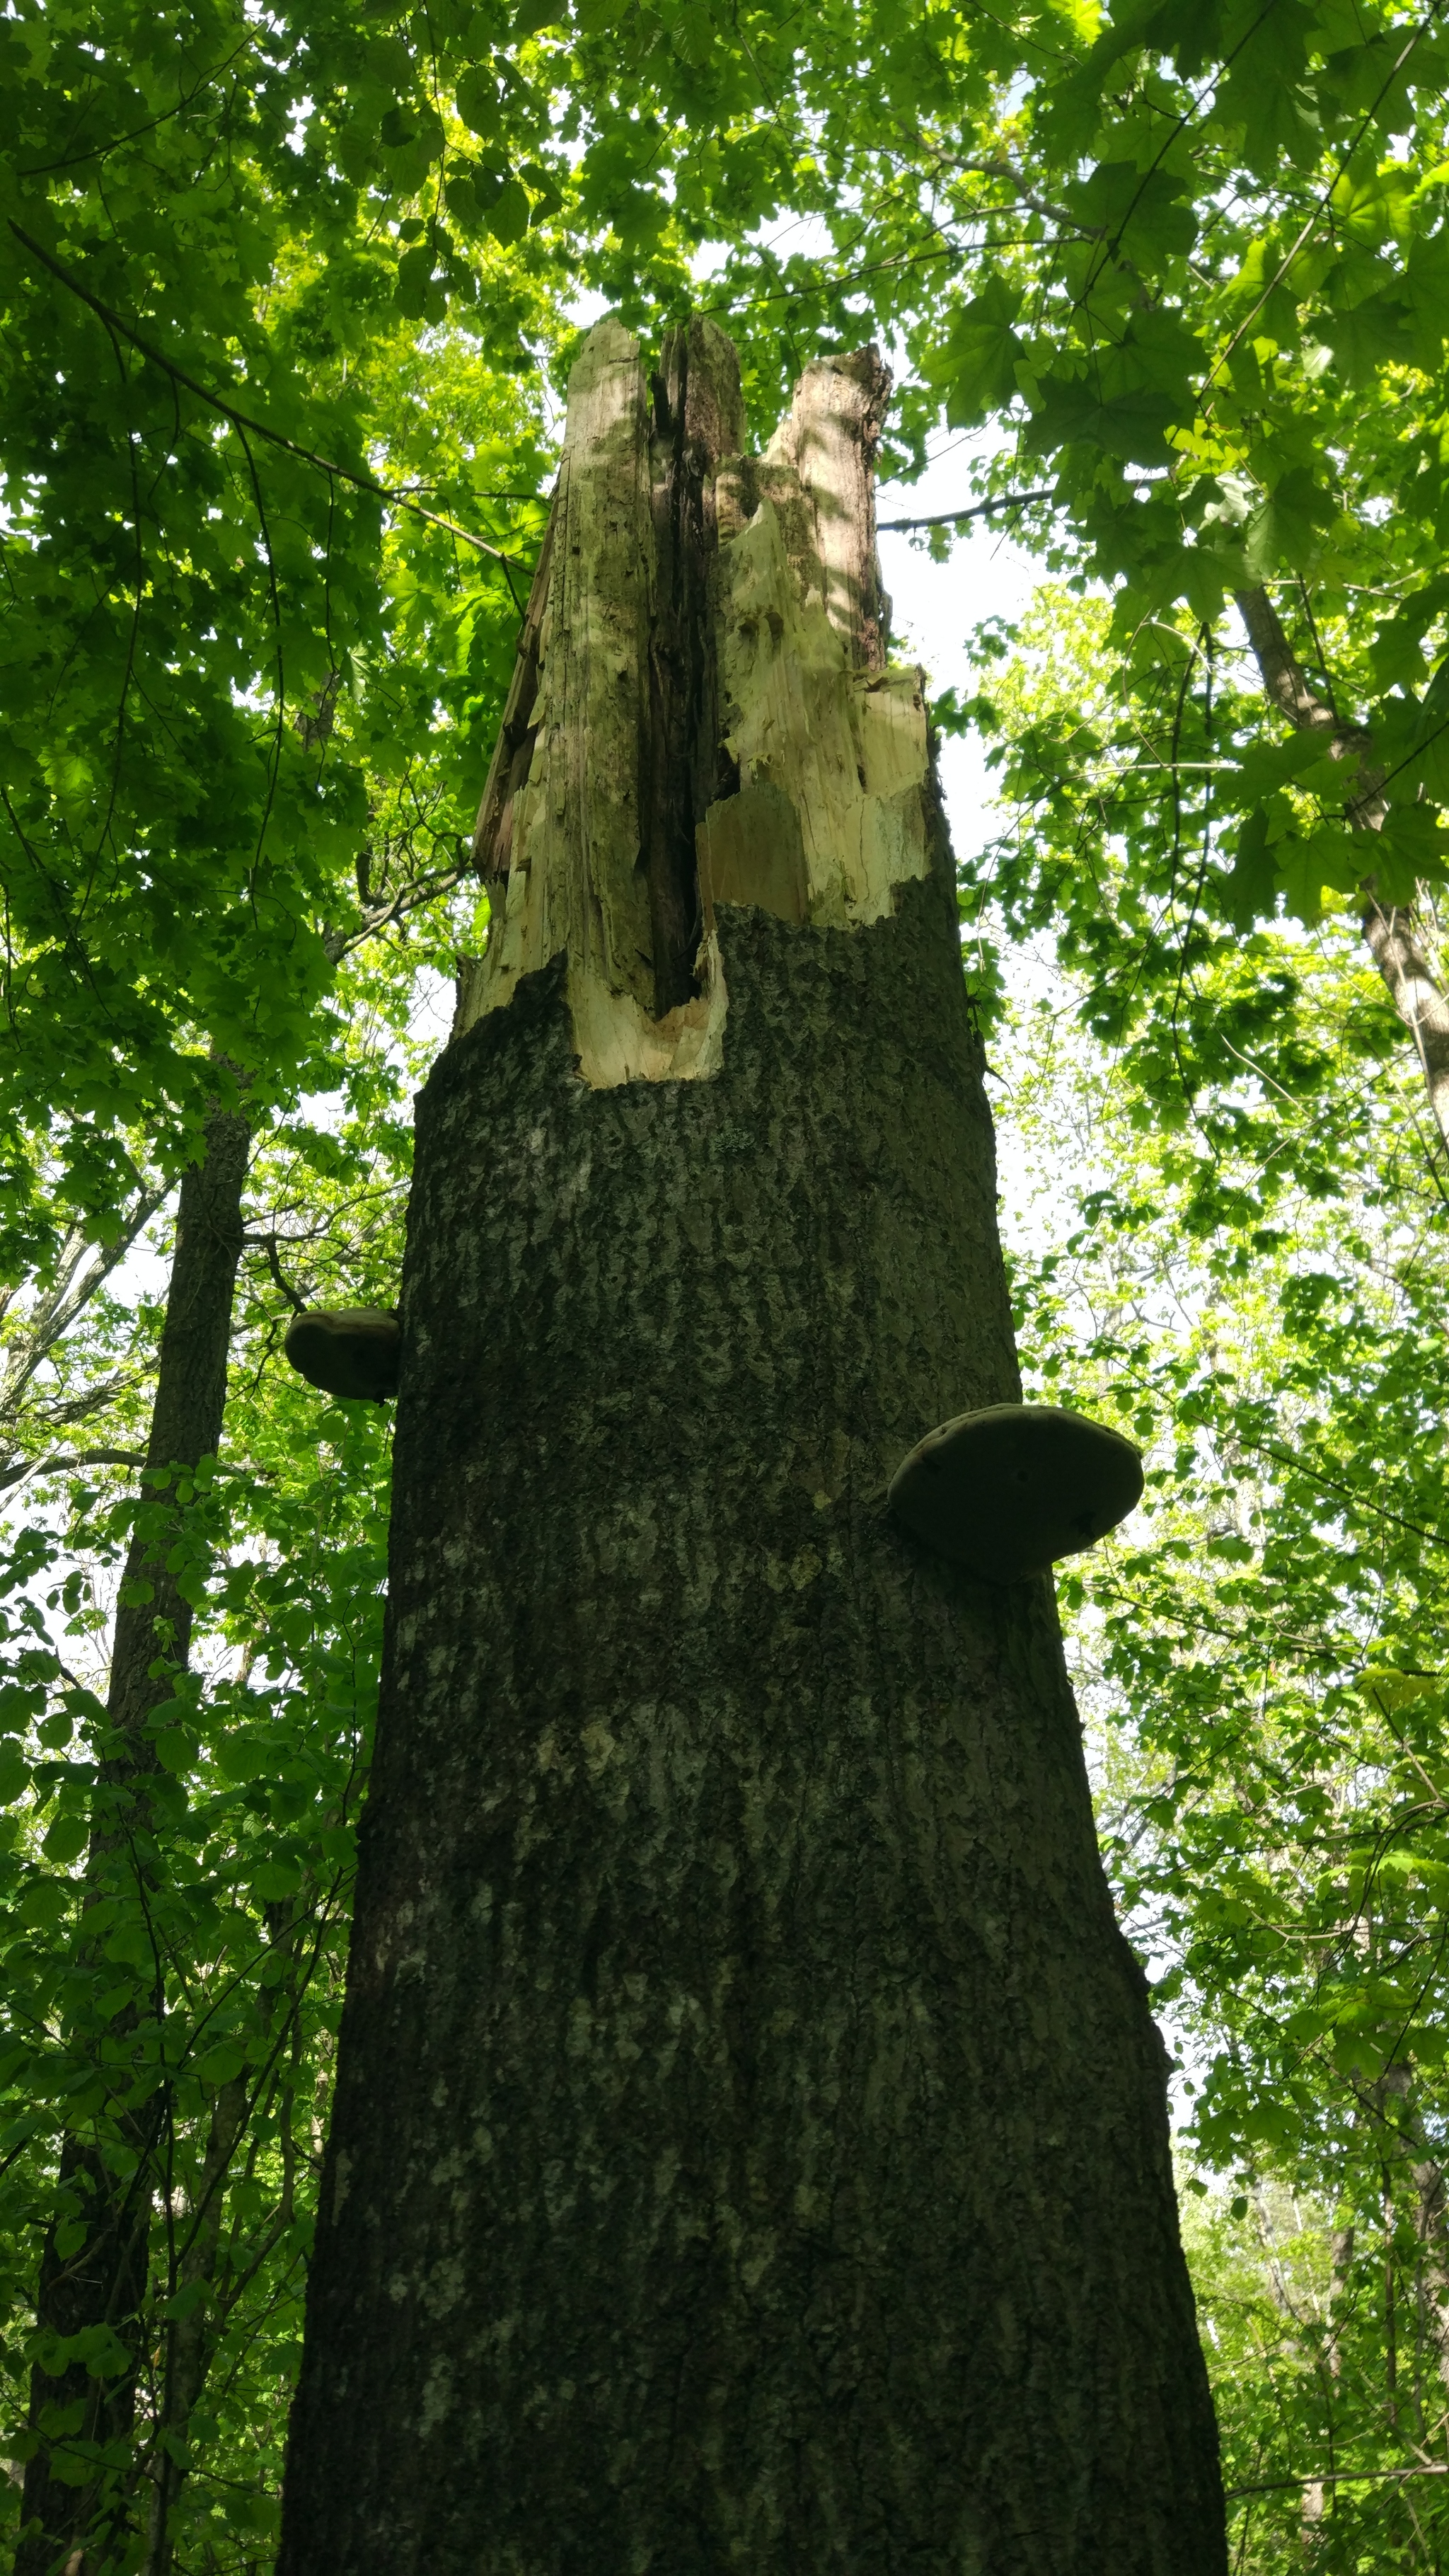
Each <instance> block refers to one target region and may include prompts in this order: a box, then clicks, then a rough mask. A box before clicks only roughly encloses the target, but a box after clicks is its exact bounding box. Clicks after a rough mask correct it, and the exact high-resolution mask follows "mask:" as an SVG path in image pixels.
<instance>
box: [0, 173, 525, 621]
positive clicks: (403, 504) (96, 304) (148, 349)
mask: <svg viewBox="0 0 1449 2576" xmlns="http://www.w3.org/2000/svg"><path fill="white" fill-rule="evenodd" d="M7 221H8V222H9V225H10V229H11V231H12V233H13V234H14V235H15V238H16V240H17V241H18V242H20V243H21V244H22V245H23V247H24V248H25V249H26V250H28V251H29V253H30V255H31V257H32V259H38V260H39V262H40V265H41V267H42V268H47V269H49V271H50V274H51V276H52V277H56V278H59V280H60V283H61V285H62V286H64V287H66V288H67V289H68V290H69V292H70V293H71V294H72V295H75V296H78V297H79V298H80V301H81V303H82V304H84V305H86V306H88V308H89V310H90V311H91V312H92V313H94V314H95V315H96V316H97V318H98V319H99V320H100V321H102V322H104V324H105V326H106V329H107V330H108V331H114V332H116V333H118V334H119V336H120V338H121V339H123V340H124V341H126V342H127V343H128V345H129V346H130V347H131V348H133V349H135V350H137V351H138V352H139V354H140V355H141V356H142V357H143V358H148V359H149V360H150V362H151V364H152V366H153V367H159V368H160V369H161V371H162V373H163V374H164V375H168V376H169V377H170V378H171V381H172V383H173V384H177V385H183V386H184V387H185V389H186V391H187V392H188V393H189V394H195V396H196V399H197V401H198V402H203V403H205V404H206V405H207V406H208V408H209V409H210V410H212V411H214V412H218V413H219V414H220V416H221V418H222V419H223V420H228V421H230V422H231V425H232V427H233V428H234V429H238V430H241V431H242V432H243V433H244V434H250V436H251V437H253V438H260V439H264V440H265V441H266V443H267V445H268V446H269V447H279V448H281V449H282V450H283V452H284V453H285V454H286V455H288V456H296V457H300V459H301V461H302V463H303V464H304V465H315V466H316V467H317V468H318V471H319V472H320V473H323V474H331V475H335V476H336V478H337V480H338V481H339V482H341V483H350V484H351V485H352V486H353V488H354V489H355V490H356V491H359V492H370V493H372V494H373V496H374V498H375V499H377V500H379V501H386V503H387V504H388V507H389V508H390V509H393V510H406V511H408V512H409V513H410V514H411V516H412V517H413V518H415V519H425V520H426V521H427V524H428V526H429V527H430V528H441V529H442V530H443V532H444V534H445V535H446V536H450V537H456V538H457V539H458V540H459V543H460V544H462V545H465V546H476V547H477V549H478V552H479V553H480V554H484V555H491V556H492V557H493V560H494V562H495V563H500V564H501V565H502V566H503V570H504V576H505V578H507V579H508V586H509V589H510V590H512V589H513V584H512V580H511V578H509V576H510V575H511V574H512V573H513V572H515V571H516V572H524V573H526V572H528V571H529V570H530V569H531V567H530V566H529V565H528V564H526V563H525V562H524V561H523V559H522V557H521V556H519V555H510V554H508V553H506V552H505V551H504V549H503V547H502V546H495V545H490V544H489V541H488V539H487V538H486V537H479V536H475V535H474V533H473V531H472V529H471V528H460V527H459V526H458V524H457V522H456V520H454V519H444V518H442V517H440V515H439V513H438V512H437V511H436V510H425V509H424V508H423V506H422V504H421V502H419V501H409V500H407V499H406V498H405V497H404V495H403V494H402V493H401V492H395V491H393V490H392V489H391V487H390V486H389V485H388V484H386V483H378V482H375V481H374V479H373V477H372V476H371V475H370V474H358V473H355V472H354V470H353V468H352V467H351V466H350V465H339V464H337V463H336V462H335V460H334V459H332V458H331V457H327V456H319V455H318V454H317V451H316V449H315V448H312V447H302V446H299V444H298V442H297V441H296V439H294V438H287V437H284V436H283V433H282V432H281V430H279V429H269V428H268V426H267V424H266V422H265V421H262V420H257V419H255V418H254V417H253V415H252V414H251V413H250V412H244V411H240V410H239V409H238V408H237V406H236V404H235V403H229V402H224V401H223V400H222V397H221V395H220V394H214V393H212V391H211V390H210V388H209V386H206V385H203V384H201V383H200V382H199V381H198V379H197V378H196V377H195V376H189V375H188V374H187V373H186V371H185V369H184V368H183V367H178V366H177V365H176V364H175V362H174V360H173V359H171V358H168V357H167V356H166V354H165V351H164V350H161V349H158V348H157V347H156V346H155V343H154V342H153V341H150V340H146V339H143V338H142V336H141V334H140V332H139V331H137V330H134V329H133V328H132V326H131V324H130V323H129V322H125V321H123V320H122V318H121V316H120V314H119V313H116V312H113V311H112V309H111V307H110V305H109V304H103V303H102V302H101V299H100V297H99V296H98V295H93V294H92V293H91V290H90V288H89V287H88V286H85V285H83V284H82V282H81V280H80V279H79V278H78V277H77V276H76V274H75V271H74V270H73V269H70V268H67V266H66V264H65V262H64V260H59V259H56V258H55V257H54V256H53V254H52V253H51V252H50V251H48V250H43V249H42V248H41V245H40V243H39V242H38V241H33V240H32V239H31V236H30V234H29V233H27V232H24V231H22V229H21V227H20V225H19V224H17V223H16V221H15V218H14V216H13V215H12V216H9V217H7ZM514 605H515V607H516V606H517V605H518V599H517V593H516V592H514Z"/></svg>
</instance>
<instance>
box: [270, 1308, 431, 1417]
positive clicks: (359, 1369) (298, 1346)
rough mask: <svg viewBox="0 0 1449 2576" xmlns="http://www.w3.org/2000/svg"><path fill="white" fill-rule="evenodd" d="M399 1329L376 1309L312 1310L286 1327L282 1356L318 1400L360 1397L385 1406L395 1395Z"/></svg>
mask: <svg viewBox="0 0 1449 2576" xmlns="http://www.w3.org/2000/svg"><path fill="white" fill-rule="evenodd" d="M401 1340H402V1328H401V1326H400V1325H399V1323H398V1319H397V1317H396V1315H388V1314H385V1313H384V1312H383V1310H382V1308H381V1307H380V1306H332V1307H328V1306H314V1307H312V1308H311V1309H309V1311H308V1312H307V1313H306V1314H303V1315H296V1316H294V1317H293V1319H292V1321H291V1323H290V1324H289V1325H288V1327H287V1338H286V1340H285V1342H284V1343H283V1344H282V1348H283V1351H284V1352H285V1354H286V1356H287V1358H288V1359H289V1360H290V1361H291V1363H292V1366H293V1368H294V1369H296V1370H297V1371H298V1373H299V1374H300V1375H301V1376H302V1377H304V1378H306V1380H307V1382H308V1384H309V1385H310V1386H320V1387H321V1389H322V1391H323V1393H324V1395H356V1396H365V1397H368V1398H370V1399H372V1400H373V1401H374V1402H376V1403H378V1404H385V1403H386V1401H387V1399H388V1397H389V1396H390V1395H396V1393H397V1364H398V1349H399V1345H400V1343H401Z"/></svg>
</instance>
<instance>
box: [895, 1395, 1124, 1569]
mask: <svg viewBox="0 0 1449 2576" xmlns="http://www.w3.org/2000/svg"><path fill="white" fill-rule="evenodd" d="M1141 1494H1142V1457H1141V1452H1140V1451H1139V1450H1137V1449H1135V1448H1134V1447H1133V1445H1132V1442H1131V1441H1130V1440H1124V1438H1123V1437H1122V1434H1121V1433H1120V1432H1119V1431H1109V1430H1108V1429H1107V1428H1106V1426H1105V1424H1103V1423H1100V1422H1089V1421H1088V1420H1087V1418H1086V1416H1085V1414H1081V1413H1067V1412H1064V1411H1062V1410H1060V1409H1059V1408H1058V1407H1056V1406H1054V1405H1048V1404H993V1405H988V1406H987V1408H986V1409H985V1411H984V1412H981V1413H961V1414H958V1415H957V1416H956V1418H955V1420H954V1421H952V1422H943V1423H942V1424H941V1425H940V1427H939V1429H938V1430H935V1431H930V1432H928V1433H927V1434H926V1437H925V1439H924V1440H920V1441H918V1442H917V1444H916V1446H915V1448H914V1449H912V1450H911V1452H910V1453H909V1455H908V1456H907V1457H905V1458H903V1459H902V1460H901V1463H900V1465H899V1467H898V1468H897V1469H896V1472H895V1474H894V1476H893V1477H892V1478H891V1483H890V1494H889V1500H890V1505H891V1509H892V1511H893V1512H894V1513H895V1515H896V1517H897V1519H898V1520H900V1521H903V1522H904V1523H905V1526H906V1528H907V1529H909V1530H912V1531H913V1532H914V1533H915V1536H916V1537H917V1538H919V1539H921V1540H923V1541H924V1542H925V1544H926V1546H927V1547H929V1548H932V1549H934V1551H935V1553H936V1554H937V1555H938V1556H945V1557H949V1558H950V1559H951V1560H952V1562H953V1563H954V1564H957V1565H964V1566H965V1567H967V1569H968V1570H969V1571H970V1572H971V1573H972V1574H976V1575H979V1576H981V1577H982V1579H983V1580H984V1581H986V1582H988V1583H1015V1582H1019V1581H1020V1580H1021V1579H1022V1577H1023V1576H1025V1575H1029V1574H1045V1573H1046V1571H1047V1569H1048V1567H1049V1566H1052V1565H1054V1564H1055V1563H1056V1561H1057V1559H1058V1558H1059V1557H1063V1556H1076V1555H1078V1554H1079V1553H1080V1551H1081V1550H1082V1549H1083V1548H1086V1547H1091V1546H1093V1545H1094V1544H1095V1542H1096V1541H1097V1540H1098V1539H1099V1538H1105V1537H1106V1535H1107V1532H1108V1530H1111V1529H1115V1528H1116V1526H1117V1523H1118V1522H1119V1521H1121V1520H1125V1519H1126V1517H1127V1514H1128V1513H1129V1512H1130V1511H1131V1510H1132V1507H1133V1505H1134V1504H1135V1503H1137V1502H1138V1501H1139V1500H1140V1498H1141Z"/></svg>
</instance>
